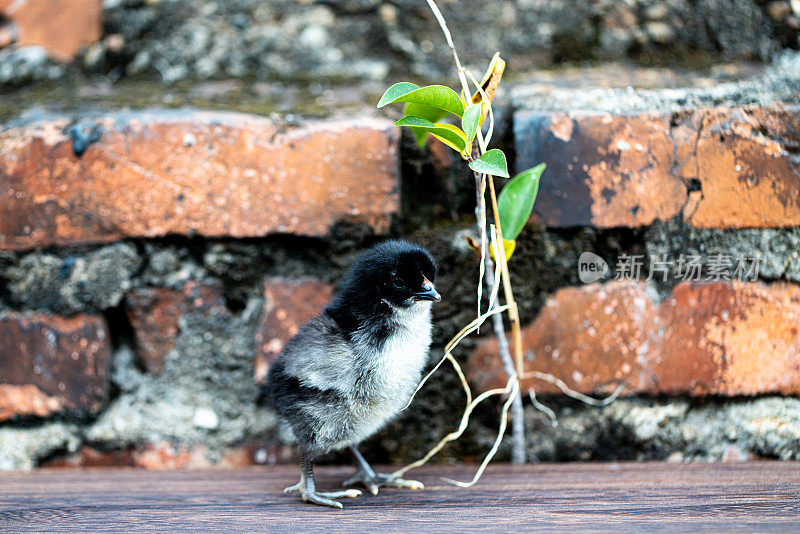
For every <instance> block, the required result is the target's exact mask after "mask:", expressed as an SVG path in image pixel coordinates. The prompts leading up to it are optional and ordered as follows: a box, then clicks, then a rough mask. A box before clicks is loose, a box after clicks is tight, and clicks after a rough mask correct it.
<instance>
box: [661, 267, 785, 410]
mask: <svg viewBox="0 0 800 534" xmlns="http://www.w3.org/2000/svg"><path fill="white" fill-rule="evenodd" d="M660 311H661V317H662V321H663V323H664V339H663V345H662V349H661V350H662V354H663V358H664V362H663V364H662V365H661V366H660V369H659V373H658V376H659V384H658V390H659V391H662V392H666V393H680V392H684V391H693V392H700V393H710V394H719V395H757V394H760V393H782V394H785V395H797V394H798V393H800V287H798V286H796V285H793V284H783V283H781V284H772V285H764V284H759V283H745V282H733V283H728V282H714V283H707V284H703V283H694V284H679V285H678V286H677V287H676V288H675V290H674V291H673V293H672V297H671V298H670V299H667V300H665V301H664V302H662V303H661V307H660Z"/></svg>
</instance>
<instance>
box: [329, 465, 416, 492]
mask: <svg viewBox="0 0 800 534" xmlns="http://www.w3.org/2000/svg"><path fill="white" fill-rule="evenodd" d="M356 484H361V485H362V486H364V487H365V488H367V490H368V491H369V492H370V493H372V494H373V495H377V494H378V488H407V489H415V490H416V489H424V488H425V485H424V484H423V483H422V482H418V481H416V480H406V479H404V478H400V477H396V476H393V475H385V474H382V473H368V472H366V471H364V470H359V471H358V472H357V473H356V474H355V475H353V476H352V477H350V478H348V479H347V480H345V481H344V482H342V486H354V485H356Z"/></svg>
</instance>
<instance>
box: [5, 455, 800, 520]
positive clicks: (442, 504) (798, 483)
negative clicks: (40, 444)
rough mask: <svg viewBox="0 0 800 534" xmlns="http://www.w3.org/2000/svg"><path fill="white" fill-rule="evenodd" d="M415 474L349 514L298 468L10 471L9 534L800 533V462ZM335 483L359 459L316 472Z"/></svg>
mask: <svg viewBox="0 0 800 534" xmlns="http://www.w3.org/2000/svg"><path fill="white" fill-rule="evenodd" d="M473 469H474V466H430V467H425V468H422V469H419V470H417V471H415V472H414V473H415V478H418V479H419V480H421V481H423V482H424V483H425V484H426V486H427V489H425V490H423V491H409V490H381V493H380V495H378V496H376V497H373V496H372V495H369V494H365V495H362V496H361V497H359V498H357V499H346V500H345V508H344V510H334V509H328V508H322V507H317V506H312V505H309V504H304V503H301V502H300V500H299V498H298V497H297V496H296V495H283V494H282V493H281V489H282V488H283V487H285V486H288V485H290V484H293V483H294V482H296V481H297V475H298V471H297V469H296V468H294V467H292V466H280V467H254V468H249V469H241V470H217V471H144V470H133V469H94V470H73V469H62V470H58V469H51V470H41V471H34V472H31V473H5V474H0V532H23V531H24V532H63V531H81V532H131V531H149V532H257V531H264V532H274V531H283V532H294V531H325V532H364V531H377V530H380V531H405V532H408V531H411V532H414V531H439V532H442V531H459V532H465V531H482V532H485V531H500V532H508V531H518V532H529V531H533V530H537V531H545V532H564V531H570V532H575V531H588V530H591V531H597V530H604V531H608V530H615V531H636V530H639V531H641V530H647V531H649V532H652V531H664V532H677V531H685V532H689V531H692V532H696V531H698V530H710V531H716V532H720V531H726V532H740V531H741V532H767V531H770V532H793V531H794V532H800V463H797V462H752V463H742V464H670V463H620V464H617V463H610V464H585V463H572V464H540V465H529V466H512V465H494V466H491V467H490V468H489V469H488V471H487V473H486V475H485V476H484V478H483V479H482V481H481V482H480V483H479V484H478V485H477V486H475V487H473V488H470V489H462V488H455V487H453V486H450V485H448V484H445V483H444V482H442V481H440V480H439V477H440V476H448V477H453V478H457V479H461V480H464V479H468V478H469V477H471V476H472V473H473ZM317 472H318V474H317V478H318V482H319V484H318V487H319V488H320V489H322V490H326V489H328V490H330V489H334V488H336V487H337V486H338V484H339V483H340V482H341V480H343V479H344V478H345V477H346V476H349V474H350V473H351V472H352V468H350V467H319V468H317Z"/></svg>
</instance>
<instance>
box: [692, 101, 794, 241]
mask: <svg viewBox="0 0 800 534" xmlns="http://www.w3.org/2000/svg"><path fill="white" fill-rule="evenodd" d="M688 122H689V123H690V124H692V127H691V128H690V129H691V130H693V131H692V133H691V136H690V138H689V139H686V141H687V142H686V143H684V146H686V145H688V147H689V149H688V150H687V149H683V150H684V151H688V152H692V154H691V157H689V158H688V159H687V160H686V161H685V162H683V164H682V165H681V167H680V169H679V172H680V174H681V176H683V177H684V178H697V179H699V180H700V183H701V185H702V193H701V192H697V193H695V194H694V196H695V198H693V199H692V202H691V203H690V204H689V205H688V206H687V209H686V210H684V216H685V218H686V220H687V221H688V222H690V223H692V224H693V225H694V226H697V227H700V228H773V227H785V226H798V225H800V159H798V158H797V156H796V155H795V154H796V151H797V147H798V146H800V108H799V107H793V108H787V109H780V108H770V109H764V108H733V109H730V108H714V109H708V110H699V111H697V112H695V113H694V114H693V115H692V116H691V117H690V118H689V119H688ZM679 146H680V144H679ZM679 149H680V148H679Z"/></svg>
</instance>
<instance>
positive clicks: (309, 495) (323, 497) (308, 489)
mask: <svg viewBox="0 0 800 534" xmlns="http://www.w3.org/2000/svg"><path fill="white" fill-rule="evenodd" d="M296 491H299V492H300V497H302V499H303V500H304V501H305V502H311V503H314V504H319V505H322V506H330V507H332V508H342V503H340V502H339V501H336V500H334V499H340V498H342V497H358V496H359V495H361V492H360V491H358V490H344V491H317V487H316V485H315V484H314V468H313V464H312V461H311V455H310V454H308V453H307V452H306V451H304V450H303V449H302V448H301V449H300V482H298V483H297V484H295V485H294V486H289V487H288V488H286V489H285V490H283V492H284V493H294V492H296Z"/></svg>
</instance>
